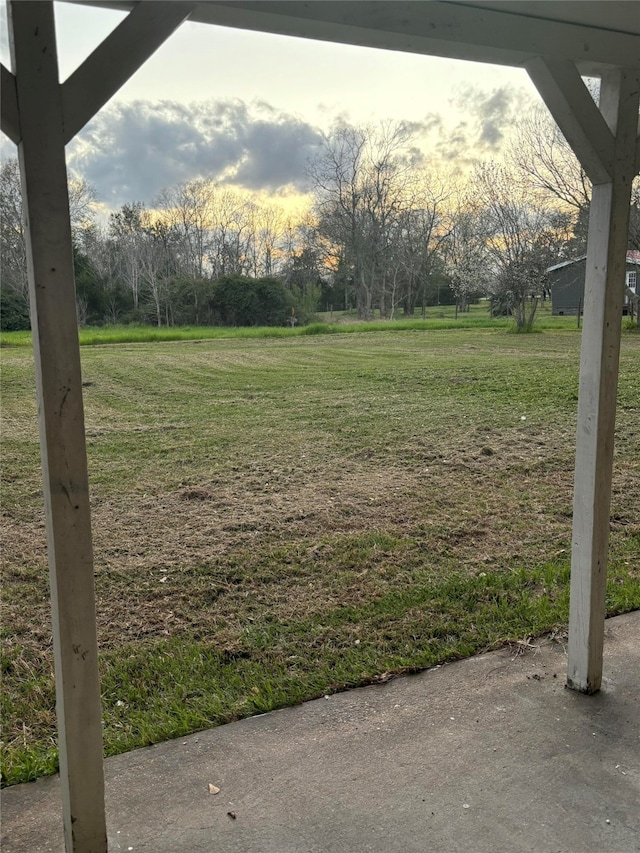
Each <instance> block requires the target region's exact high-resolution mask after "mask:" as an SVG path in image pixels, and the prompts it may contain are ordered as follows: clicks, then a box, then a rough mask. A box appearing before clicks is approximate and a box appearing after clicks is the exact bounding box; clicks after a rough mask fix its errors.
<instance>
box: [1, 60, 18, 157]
mask: <svg viewBox="0 0 640 853" xmlns="http://www.w3.org/2000/svg"><path fill="white" fill-rule="evenodd" d="M0 72H1V79H0V85H1V88H0V107H1V108H2V119H1V122H0V129H1V130H2V132H3V133H6V134H7V136H8V137H9V139H10V140H11V141H12V142H15V144H16V145H17V144H18V142H20V120H19V118H18V98H17V95H16V78H15V77H14V76H13V74H12V73H11V72H10V71H9V69H8V68H5V67H4V65H2V66H0Z"/></svg>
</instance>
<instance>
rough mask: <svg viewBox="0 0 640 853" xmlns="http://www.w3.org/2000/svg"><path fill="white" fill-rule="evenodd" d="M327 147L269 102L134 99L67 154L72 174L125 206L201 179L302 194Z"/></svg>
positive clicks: (107, 114)
mask: <svg viewBox="0 0 640 853" xmlns="http://www.w3.org/2000/svg"><path fill="white" fill-rule="evenodd" d="M320 142H321V135H320V131H319V130H317V129H316V128H314V127H313V126H312V125H310V124H308V123H306V122H304V121H302V120H300V119H298V118H296V117H295V116H291V115H289V114H287V113H284V112H280V111H278V110H276V109H275V108H273V107H271V106H270V105H268V104H264V103H259V104H253V105H252V106H251V107H249V106H248V105H247V104H246V103H245V102H243V101H240V100H232V101H210V102H198V103H193V104H189V105H185V104H181V103H178V102H175V101H162V102H160V103H151V102H147V101H134V102H132V103H116V104H112V105H111V106H109V107H107V108H106V109H104V110H102V112H101V113H100V114H99V115H98V116H96V117H95V118H94V119H93V120H92V121H91V122H90V123H89V124H88V125H87V127H86V128H85V129H84V130H83V131H82V132H81V133H80V134H79V135H78V137H77V138H76V139H75V140H74V141H73V142H72V143H71V144H70V145H69V147H68V151H67V154H68V163H69V167H70V169H72V170H74V171H76V172H78V173H80V174H82V175H83V176H84V177H85V178H86V179H87V181H88V182H89V183H90V184H92V185H93V186H95V187H96V189H97V192H98V195H99V197H100V198H101V199H102V200H103V201H104V202H105V203H107V204H108V205H110V206H112V207H118V206H120V205H121V204H123V203H124V202H131V201H143V202H147V203H149V202H151V201H152V200H153V199H154V198H155V197H156V196H157V195H158V193H159V192H160V191H161V190H162V189H163V188H164V187H169V186H173V185H175V184H177V183H181V182H183V181H188V180H190V179H193V178H198V177H203V178H212V179H214V180H217V181H220V182H223V183H231V184H236V185H240V186H243V187H246V188H247V189H251V190H258V191H259V190H266V191H269V192H280V191H284V190H287V189H295V190H300V191H302V190H304V189H305V175H306V164H307V161H308V159H309V158H310V157H311V156H312V155H313V153H314V151H315V150H316V149H317V146H318V145H319V144H320Z"/></svg>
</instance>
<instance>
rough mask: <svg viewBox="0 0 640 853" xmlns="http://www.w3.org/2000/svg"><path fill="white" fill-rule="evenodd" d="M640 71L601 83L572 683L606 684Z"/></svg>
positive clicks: (585, 688)
mask: <svg viewBox="0 0 640 853" xmlns="http://www.w3.org/2000/svg"><path fill="white" fill-rule="evenodd" d="M639 83H640V81H639V79H638V75H637V72H636V73H628V72H627V71H625V70H615V71H611V72H609V73H607V74H605V75H604V76H603V78H602V86H601V96H600V109H601V111H602V113H603V115H604V118H605V120H606V121H607V124H608V125H609V127H610V129H611V130H612V131H613V133H614V134H615V151H614V163H613V179H612V181H610V182H609V183H604V184H601V185H598V186H594V188H593V195H592V200H591V211H590V216H589V235H588V249H587V266H586V281H585V297H584V300H585V301H584V324H583V330H582V353H581V363H580V393H579V401H578V430H577V445H576V468H575V489H574V503H573V546H572V555H571V603H570V615H569V652H568V654H569V660H568V670H567V685H568V686H569V687H571V688H574V689H576V690H580V691H582V692H583V693H595V692H596V691H597V690H599V689H600V685H601V682H602V652H603V640H604V619H605V612H606V611H605V592H606V580H607V554H608V546H609V512H610V504H611V478H612V468H613V440H614V428H615V410H616V394H617V385H618V363H619V356H620V331H621V322H622V301H623V298H624V270H625V254H626V248H627V233H628V228H629V203H630V197H631V181H632V179H633V174H634V163H635V146H636V127H637V121H638V88H639Z"/></svg>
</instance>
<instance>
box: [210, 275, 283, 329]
mask: <svg viewBox="0 0 640 853" xmlns="http://www.w3.org/2000/svg"><path fill="white" fill-rule="evenodd" d="M210 305H211V308H212V311H213V315H214V318H215V320H216V322H217V323H219V324H220V325H221V326H283V325H285V324H286V323H287V322H288V321H289V318H290V317H291V311H292V308H293V307H294V306H293V299H292V297H291V294H290V293H289V292H288V291H287V290H286V289H285V287H284V285H283V284H282V282H281V281H279V280H278V279H276V278H256V279H253V278H245V277H244V276H224V277H223V278H220V279H218V280H217V281H216V282H215V284H214V287H213V293H212V296H211V300H210Z"/></svg>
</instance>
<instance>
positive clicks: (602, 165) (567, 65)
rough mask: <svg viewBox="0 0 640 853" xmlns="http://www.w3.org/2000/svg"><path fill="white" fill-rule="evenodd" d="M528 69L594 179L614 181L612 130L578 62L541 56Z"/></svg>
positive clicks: (599, 182) (565, 134) (601, 181)
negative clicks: (591, 93) (585, 82)
mask: <svg viewBox="0 0 640 853" xmlns="http://www.w3.org/2000/svg"><path fill="white" fill-rule="evenodd" d="M526 69H527V72H528V73H529V76H530V77H531V80H532V81H533V83H534V85H535V87H536V89H537V90H538V92H539V93H540V95H541V96H542V99H543V100H544V102H545V104H546V105H547V108H548V109H549V112H550V113H551V115H552V116H553V118H554V119H555V121H556V123H557V125H558V127H559V128H560V130H561V131H562V133H563V134H564V136H565V138H566V140H567V142H568V143H569V145H571V147H572V149H573V151H574V153H575V155H576V157H577V158H578V160H579V161H580V163H581V164H582V167H583V169H584V170H585V172H586V173H587V175H588V176H589V179H590V181H591V183H592V184H594V185H596V184H606V183H608V182H609V181H611V179H612V177H613V167H614V139H613V134H612V132H611V130H610V128H609V127H608V126H607V123H606V121H605V120H604V118H603V116H602V113H601V112H600V110H599V109H598V107H597V105H596V104H595V102H594V100H593V98H592V97H591V95H590V94H589V90H588V89H587V87H586V86H585V84H584V82H583V80H582V78H581V77H580V74H579V73H578V70H577V68H576V67H575V65H574V64H573V63H572V62H569V61H565V60H550V59H548V58H545V57H538V58H536V59H534V60H532V61H531V62H528V63H527V64H526Z"/></svg>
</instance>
